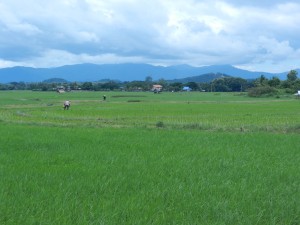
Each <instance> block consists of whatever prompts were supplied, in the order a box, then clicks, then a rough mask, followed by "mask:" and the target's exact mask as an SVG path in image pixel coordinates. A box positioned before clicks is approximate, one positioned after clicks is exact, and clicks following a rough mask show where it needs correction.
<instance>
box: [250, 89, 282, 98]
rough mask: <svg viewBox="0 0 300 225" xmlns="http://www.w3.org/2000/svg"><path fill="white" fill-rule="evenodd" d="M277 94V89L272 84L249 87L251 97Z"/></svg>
mask: <svg viewBox="0 0 300 225" xmlns="http://www.w3.org/2000/svg"><path fill="white" fill-rule="evenodd" d="M275 94H277V89H276V88H273V87H270V86H262V87H254V88H250V89H248V95H249V96H250V97H260V96H273V95H275Z"/></svg>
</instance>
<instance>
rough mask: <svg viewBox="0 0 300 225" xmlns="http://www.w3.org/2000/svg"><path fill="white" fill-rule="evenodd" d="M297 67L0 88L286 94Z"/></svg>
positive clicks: (296, 83) (294, 84)
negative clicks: (268, 73)
mask: <svg viewBox="0 0 300 225" xmlns="http://www.w3.org/2000/svg"><path fill="white" fill-rule="evenodd" d="M297 75H298V73H297V71H296V70H291V71H290V72H289V73H288V74H287V77H286V80H280V79H279V78H278V77H272V78H271V79H268V78H266V77H265V76H264V75H261V76H260V77H259V78H257V79H254V80H246V79H242V78H238V77H227V76H226V77H225V76H224V77H221V78H217V79H214V80H212V81H211V82H207V83H198V82H187V83H181V82H170V81H166V80H164V79H160V80H157V81H153V80H152V78H151V77H150V76H148V77H146V78H145V80H143V81H130V82H129V81H127V82H117V81H106V82H29V83H25V82H11V83H8V84H0V90H32V91H57V89H58V87H62V88H64V89H65V90H66V91H72V90H86V91H120V90H122V91H150V90H151V88H152V85H154V84H160V85H162V86H163V91H172V92H178V91H182V90H183V87H189V88H190V89H191V90H192V91H205V92H245V91H248V94H249V95H250V96H253V97H257V96H261V95H264V94H275V93H277V92H278V91H284V92H286V93H295V92H297V90H300V79H298V77H297Z"/></svg>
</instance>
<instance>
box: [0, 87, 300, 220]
mask: <svg viewBox="0 0 300 225" xmlns="http://www.w3.org/2000/svg"><path fill="white" fill-rule="evenodd" d="M103 95H106V96H107V100H106V101H103V100H102V96H103ZM64 100H70V101H71V108H70V110H63V102H64ZM299 146H300V100H299V99H296V98H294V97H293V96H288V95H286V96H284V95H282V96H280V97H278V98H275V97H269V98H250V97H248V96H247V95H246V94H244V93H199V92H197V93H196V92H189V93H161V94H153V93H150V92H67V93H63V94H58V93H55V92H32V91H2V92H0V177H1V179H0V224H5V225H6V224H20V225H21V224H22V225H23V224H25V225H26V224H47V225H48V224H49V225H50V224H72V225H73V224H103V225H106V224H107V225H110V224H111V225H115V224H136V225H144V224H162V225H165V224H184V225H185V224H189V225H190V224H195V225H196V224H197V225H198V224H199V225H202V224H203V225H210V224H213V225H214V224H216V225H219V224H220V225H235V224H237V225H244V224H246V225H255V224H256V225H269V224H270V225H275V224H276V225H277V224H278V225H299V224H300V147H299Z"/></svg>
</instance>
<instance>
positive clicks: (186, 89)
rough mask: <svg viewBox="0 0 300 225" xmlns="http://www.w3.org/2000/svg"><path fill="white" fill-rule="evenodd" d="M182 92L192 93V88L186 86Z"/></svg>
mask: <svg viewBox="0 0 300 225" xmlns="http://www.w3.org/2000/svg"><path fill="white" fill-rule="evenodd" d="M182 90H183V91H191V90H192V88H190V87H188V86H185V87H183V88H182Z"/></svg>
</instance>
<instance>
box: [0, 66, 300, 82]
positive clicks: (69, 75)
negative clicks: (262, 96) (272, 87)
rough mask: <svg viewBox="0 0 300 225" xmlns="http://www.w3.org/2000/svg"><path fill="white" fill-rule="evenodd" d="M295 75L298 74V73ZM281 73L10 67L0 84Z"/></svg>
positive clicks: (3, 72) (181, 68)
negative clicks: (53, 79) (52, 79)
mask: <svg viewBox="0 0 300 225" xmlns="http://www.w3.org/2000/svg"><path fill="white" fill-rule="evenodd" d="M298 72H300V71H299V70H298ZM287 73H288V72H284V73H277V74H276V73H266V72H251V71H247V70H242V69H238V68H236V67H233V66H231V65H214V66H203V67H193V66H189V65H176V66H167V67H164V66H153V65H149V64H132V63H125V64H101V65H96V64H77V65H67V66H62V67H55V68H31V67H11V68H3V69H0V83H9V82H13V81H16V82H20V81H23V82H41V81H44V80H47V79H51V78H53V77H57V78H60V79H64V80H68V81H71V82H72V81H79V82H84V81H99V80H106V79H108V80H120V81H133V80H145V78H146V77H147V76H151V77H152V78H153V80H159V79H165V80H174V79H182V78H186V77H193V76H200V75H204V74H226V75H228V76H234V77H241V78H244V79H255V78H258V77H259V76H260V75H264V76H266V77H267V78H271V77H273V76H277V77H278V78H280V79H286V74H287Z"/></svg>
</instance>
